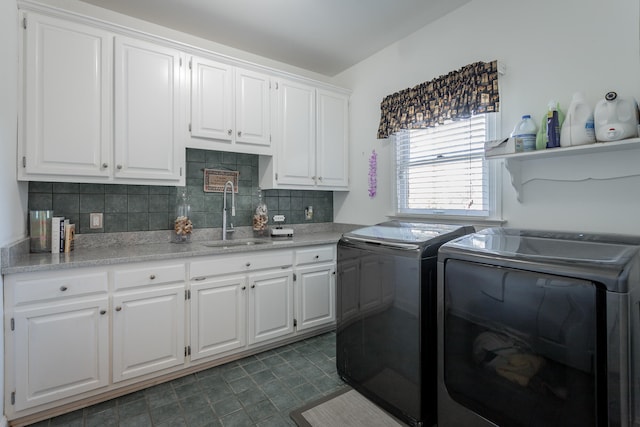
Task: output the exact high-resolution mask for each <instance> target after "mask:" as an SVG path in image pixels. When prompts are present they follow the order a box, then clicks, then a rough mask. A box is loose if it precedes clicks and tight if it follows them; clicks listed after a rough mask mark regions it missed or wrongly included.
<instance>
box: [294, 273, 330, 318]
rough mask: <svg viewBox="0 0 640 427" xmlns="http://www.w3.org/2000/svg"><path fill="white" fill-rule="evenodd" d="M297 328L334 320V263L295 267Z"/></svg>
mask: <svg viewBox="0 0 640 427" xmlns="http://www.w3.org/2000/svg"><path fill="white" fill-rule="evenodd" d="M296 296H297V297H296V300H297V301H296V319H297V320H298V326H297V329H298V330H299V331H302V330H304V329H309V328H313V327H316V326H321V325H325V324H329V323H332V322H334V321H335V320H336V309H335V301H336V291H335V265H334V264H333V263H332V264H321V265H314V266H308V267H300V268H296Z"/></svg>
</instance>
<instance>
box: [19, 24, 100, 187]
mask: <svg viewBox="0 0 640 427" xmlns="http://www.w3.org/2000/svg"><path fill="white" fill-rule="evenodd" d="M23 23H24V26H25V27H26V28H24V29H23V32H22V35H23V50H22V51H21V54H22V55H23V57H22V61H21V63H22V70H23V73H22V76H23V79H24V81H23V84H24V92H23V93H24V96H23V99H22V102H23V105H22V109H21V114H20V118H21V120H20V127H19V132H20V139H21V140H22V142H23V144H22V145H21V150H20V151H21V154H20V157H19V167H18V177H19V178H21V179H27V177H29V176H32V177H35V178H36V179H37V178H38V176H40V175H46V174H51V175H62V176H77V175H82V176H87V177H99V178H107V177H108V176H109V174H110V169H109V163H110V161H111V156H110V148H111V113H110V111H111V87H112V72H111V69H112V55H113V43H112V40H113V36H112V35H111V34H109V33H107V32H105V31H101V30H99V29H96V28H92V27H89V26H86V25H81V24H77V23H72V22H67V21H63V20H60V19H57V18H53V17H48V16H43V15H38V14H35V13H33V14H32V13H29V14H28V15H27V14H25V15H24V21H23Z"/></svg>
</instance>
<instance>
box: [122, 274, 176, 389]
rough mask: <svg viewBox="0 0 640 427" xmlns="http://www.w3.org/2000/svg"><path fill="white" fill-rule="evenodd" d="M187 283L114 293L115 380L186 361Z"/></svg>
mask: <svg viewBox="0 0 640 427" xmlns="http://www.w3.org/2000/svg"><path fill="white" fill-rule="evenodd" d="M184 305H185V302H184V285H183V284H180V285H175V286H170V287H163V288H153V289H150V290H145V291H142V292H130V293H125V292H123V293H120V294H115V295H114V297H113V381H114V382H117V381H122V380H127V379H130V378H135V377H138V376H140V375H145V374H149V373H152V372H156V371H160V370H162V369H166V368H171V367H173V366H177V365H182V364H183V363H184V353H185V351H184V349H185V340H184V327H185V325H184V322H185V319H184Z"/></svg>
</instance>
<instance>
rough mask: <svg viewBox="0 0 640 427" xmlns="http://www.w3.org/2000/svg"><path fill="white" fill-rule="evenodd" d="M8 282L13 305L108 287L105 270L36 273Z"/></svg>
mask: <svg viewBox="0 0 640 427" xmlns="http://www.w3.org/2000/svg"><path fill="white" fill-rule="evenodd" d="M10 283H12V284H13V301H14V304H15V305H21V304H27V303H33V302H38V301H47V300H54V299H60V298H69V297H78V296H84V295H91V294H98V293H106V292H107V291H108V289H109V285H108V280H107V272H106V271H85V272H82V273H77V272H68V271H67V272H64V273H52V272H46V273H38V274H34V275H27V276H25V277H16V278H11V279H10Z"/></svg>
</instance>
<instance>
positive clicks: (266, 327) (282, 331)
mask: <svg viewBox="0 0 640 427" xmlns="http://www.w3.org/2000/svg"><path fill="white" fill-rule="evenodd" d="M249 286H250V289H249V344H254V343H259V342H262V341H266V340H270V339H272V338H277V337H281V336H284V335H288V334H291V333H293V272H292V271H291V269H283V270H278V271H270V272H264V273H257V274H252V275H250V276H249Z"/></svg>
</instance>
